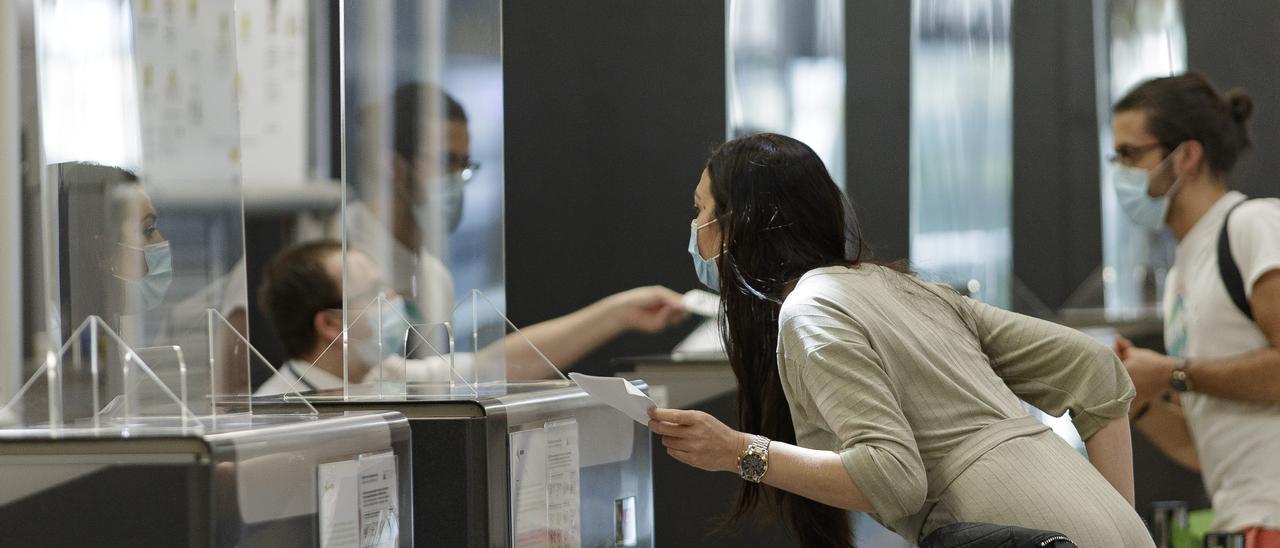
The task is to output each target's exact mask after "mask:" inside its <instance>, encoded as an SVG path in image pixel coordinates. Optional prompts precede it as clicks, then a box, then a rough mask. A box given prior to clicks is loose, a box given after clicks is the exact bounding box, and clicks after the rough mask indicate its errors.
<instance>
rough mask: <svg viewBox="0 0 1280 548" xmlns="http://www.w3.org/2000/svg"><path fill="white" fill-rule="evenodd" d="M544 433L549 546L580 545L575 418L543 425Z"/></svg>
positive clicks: (580, 525) (567, 547) (580, 516)
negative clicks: (545, 438)
mask: <svg viewBox="0 0 1280 548" xmlns="http://www.w3.org/2000/svg"><path fill="white" fill-rule="evenodd" d="M543 428H544V429H545V430H546V432H547V434H546V435H547V526H548V527H547V528H548V535H549V537H550V538H549V539H548V540H549V542H550V545H551V546H555V547H563V548H578V547H579V546H581V545H582V524H581V519H582V513H581V509H580V508H579V503H580V502H581V495H580V493H579V485H580V483H579V481H580V478H579V474H578V466H579V458H578V421H577V420H574V419H565V420H559V421H554V422H548V423H546V424H545V425H543Z"/></svg>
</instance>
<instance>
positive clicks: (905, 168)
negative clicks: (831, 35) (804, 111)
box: [845, 0, 911, 260]
mask: <svg viewBox="0 0 1280 548" xmlns="http://www.w3.org/2000/svg"><path fill="white" fill-rule="evenodd" d="M845 66H846V69H847V75H846V82H847V84H846V89H847V90H848V93H846V98H845V105H846V109H845V111H846V118H845V120H846V132H847V141H846V142H847V143H848V153H847V155H846V158H847V160H846V162H847V164H846V165H847V169H848V175H847V177H846V178H845V180H846V181H847V183H846V185H847V187H848V188H846V189H845V190H846V193H847V194H848V195H849V198H850V200H852V201H853V203H854V205H855V208H856V212H857V214H858V220H859V222H860V223H861V224H862V229H863V234H864V235H865V237H866V238H867V239H868V240H869V241H870V242H871V243H872V245H873V246H874V248H873V250H874V251H875V254H876V256H877V257H879V258H881V259H888V260H896V259H905V258H907V257H908V256H909V255H908V251H909V246H908V239H909V234H910V224H909V223H910V211H911V210H910V202H909V201H908V196H907V189H908V185H909V178H910V165H911V164H910V140H909V138H908V137H909V134H910V133H909V132H910V126H911V3H910V2H882V1H879V0H851V1H849V2H848V3H847V4H846V7H845Z"/></svg>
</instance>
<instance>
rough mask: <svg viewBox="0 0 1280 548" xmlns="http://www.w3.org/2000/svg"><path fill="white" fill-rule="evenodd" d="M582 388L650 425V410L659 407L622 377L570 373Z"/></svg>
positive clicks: (629, 415) (606, 403)
mask: <svg viewBox="0 0 1280 548" xmlns="http://www.w3.org/2000/svg"><path fill="white" fill-rule="evenodd" d="M569 378H570V379H573V382H576V383H578V386H580V387H582V390H583V391H585V392H586V393H587V394H590V395H591V397H593V398H595V399H598V400H600V401H602V402H604V404H605V405H608V406H609V407H612V408H614V409H617V410H618V411H622V412H623V413H626V415H627V416H628V417H631V419H632V420H634V421H636V422H638V423H640V424H643V425H645V426H649V410H650V409H653V408H654V407H657V404H655V403H653V400H651V399H649V396H646V395H645V393H644V392H641V391H640V389H639V388H636V387H635V385H633V384H631V383H630V382H629V381H627V380H626V379H623V378H621V377H596V376H593V375H583V374H582V373H569Z"/></svg>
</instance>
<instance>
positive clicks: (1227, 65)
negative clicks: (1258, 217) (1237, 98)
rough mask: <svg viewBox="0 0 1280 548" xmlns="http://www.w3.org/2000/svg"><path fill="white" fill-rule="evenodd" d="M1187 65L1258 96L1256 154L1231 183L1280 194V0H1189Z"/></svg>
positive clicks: (1238, 168) (1226, 85) (1242, 163)
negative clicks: (1279, 45)
mask: <svg viewBox="0 0 1280 548" xmlns="http://www.w3.org/2000/svg"><path fill="white" fill-rule="evenodd" d="M1182 9H1183V18H1184V21H1185V25H1186V30H1187V67H1188V68H1190V69H1191V70H1195V71H1199V72H1203V73H1204V74H1205V75H1207V76H1208V77H1209V79H1210V80H1212V81H1213V83H1214V85H1216V86H1217V87H1218V91H1221V92H1225V91H1226V90H1228V89H1230V88H1233V87H1244V88H1245V89H1247V90H1248V91H1249V94H1250V95H1251V96H1252V97H1253V100H1254V107H1255V108H1254V113H1253V118H1252V121H1251V122H1250V128H1251V130H1252V133H1253V145H1254V150H1253V152H1251V153H1249V154H1246V155H1245V156H1244V157H1243V158H1242V159H1241V161H1240V163H1239V164H1238V165H1237V166H1236V169H1235V172H1234V173H1233V174H1232V176H1231V177H1230V178H1229V180H1228V183H1229V184H1230V185H1231V186H1232V187H1234V188H1236V189H1238V190H1241V191H1243V192H1244V193H1246V194H1249V195H1250V196H1280V79H1277V78H1276V74H1277V69H1280V48H1277V47H1276V37H1280V2H1273V1H1266V0H1221V1H1217V2H1183V4H1182Z"/></svg>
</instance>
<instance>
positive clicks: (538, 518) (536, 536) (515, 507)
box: [509, 428, 551, 548]
mask: <svg viewBox="0 0 1280 548" xmlns="http://www.w3.org/2000/svg"><path fill="white" fill-rule="evenodd" d="M509 442H510V447H511V461H510V462H511V486H510V487H511V511H512V514H513V515H512V519H513V521H514V522H515V527H514V529H515V545H516V546H517V547H519V548H533V547H539V548H541V547H545V546H549V545H550V540H551V539H550V536H549V535H548V534H547V528H548V523H547V519H548V515H547V514H548V509H547V503H548V500H547V499H548V497H547V432H546V430H544V429H542V428H533V429H530V430H521V431H519V432H512V433H511V434H510V440H509Z"/></svg>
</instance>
